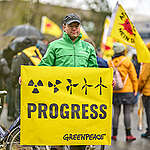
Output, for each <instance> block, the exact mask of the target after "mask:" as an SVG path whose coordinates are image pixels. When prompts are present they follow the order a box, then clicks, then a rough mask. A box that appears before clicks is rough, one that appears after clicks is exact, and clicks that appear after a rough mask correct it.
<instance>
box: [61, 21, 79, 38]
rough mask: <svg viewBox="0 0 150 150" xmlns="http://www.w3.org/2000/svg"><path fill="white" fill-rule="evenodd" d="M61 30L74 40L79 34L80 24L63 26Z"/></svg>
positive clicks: (74, 23)
mask: <svg viewBox="0 0 150 150" xmlns="http://www.w3.org/2000/svg"><path fill="white" fill-rule="evenodd" d="M63 30H64V31H65V32H66V33H67V34H68V35H69V37H70V38H71V40H74V39H76V38H77V37H78V36H79V34H80V24H79V23H77V22H73V23H71V24H66V25H63Z"/></svg>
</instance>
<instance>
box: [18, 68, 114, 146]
mask: <svg viewBox="0 0 150 150" xmlns="http://www.w3.org/2000/svg"><path fill="white" fill-rule="evenodd" d="M93 76H94V78H93ZM21 80H22V81H21V134H20V135H21V137H20V138H21V139H20V140H21V141H20V142H21V145H110V144H111V129H112V126H111V125H112V90H113V89H112V80H113V69H112V68H102V69H98V68H83V67H49V66H21Z"/></svg>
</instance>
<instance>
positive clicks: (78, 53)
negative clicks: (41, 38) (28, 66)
mask: <svg viewBox="0 0 150 150" xmlns="http://www.w3.org/2000/svg"><path fill="white" fill-rule="evenodd" d="M81 37H82V35H81V34H80V35H79V37H78V38H77V39H76V41H75V42H72V40H71V39H70V37H69V36H68V35H67V33H65V32H63V37H62V38H60V39H58V40H55V41H53V42H51V43H50V44H49V46H48V49H47V52H46V54H45V55H44V57H43V58H42V60H41V62H40V64H39V66H64V67H97V61H96V54H95V50H94V47H93V46H92V45H91V44H89V43H88V42H85V41H83V40H81Z"/></svg>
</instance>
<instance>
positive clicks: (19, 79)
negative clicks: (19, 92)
mask: <svg viewBox="0 0 150 150" xmlns="http://www.w3.org/2000/svg"><path fill="white" fill-rule="evenodd" d="M19 84H20V85H21V76H20V77H19Z"/></svg>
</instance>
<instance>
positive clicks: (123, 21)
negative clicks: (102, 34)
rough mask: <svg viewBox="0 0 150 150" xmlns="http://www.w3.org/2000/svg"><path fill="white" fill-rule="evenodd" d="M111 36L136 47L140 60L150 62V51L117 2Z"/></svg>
mask: <svg viewBox="0 0 150 150" xmlns="http://www.w3.org/2000/svg"><path fill="white" fill-rule="evenodd" d="M110 32H111V37H112V38H114V39H115V40H116V41H119V42H121V43H124V44H125V45H130V46H132V47H135V48H136V52H137V57H138V62H143V63H150V52H149V50H148V49H147V47H146V45H145V43H144V41H143V40H142V39H141V37H140V35H139V33H138V32H137V30H136V28H135V26H134V25H133V23H132V22H131V20H130V19H129V17H128V15H127V13H126V12H125V10H124V9H123V7H122V6H121V5H120V4H118V3H117V5H116V7H115V9H114V11H113V13H112V17H111V23H110Z"/></svg>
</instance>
